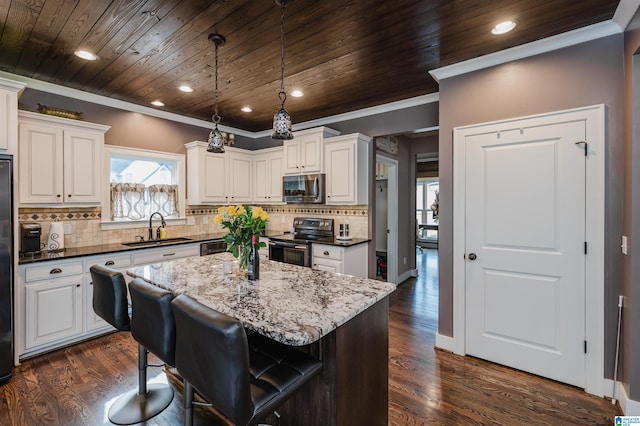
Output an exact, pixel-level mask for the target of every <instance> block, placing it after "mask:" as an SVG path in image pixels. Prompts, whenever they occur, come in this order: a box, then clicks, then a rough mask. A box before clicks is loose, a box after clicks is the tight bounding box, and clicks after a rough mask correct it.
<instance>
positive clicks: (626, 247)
mask: <svg viewBox="0 0 640 426" xmlns="http://www.w3.org/2000/svg"><path fill="white" fill-rule="evenodd" d="M620 248H621V249H622V254H627V249H628V246H627V236H626V235H623V236H622V245H621V246H620Z"/></svg>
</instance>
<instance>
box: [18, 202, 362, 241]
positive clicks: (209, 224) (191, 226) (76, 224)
mask: <svg viewBox="0 0 640 426" xmlns="http://www.w3.org/2000/svg"><path fill="white" fill-rule="evenodd" d="M218 207H219V206H189V207H188V208H187V212H186V217H187V223H188V224H187V225H172V224H168V225H167V238H174V237H189V236H197V235H203V234H209V233H215V232H223V231H224V230H223V229H222V227H221V226H220V225H216V224H214V223H213V218H214V216H215V215H216V214H217V213H218ZM262 207H263V208H264V209H265V210H266V211H267V212H268V213H269V215H270V216H271V217H270V219H269V221H268V222H267V227H266V230H267V233H271V234H277V233H282V232H285V231H289V228H290V227H291V224H292V223H293V219H294V217H298V216H302V217H319V218H329V219H331V218H332V219H333V220H334V221H335V227H336V230H337V229H338V225H339V224H340V223H348V224H349V231H350V234H351V236H352V237H354V238H367V237H368V232H369V231H368V224H369V218H368V212H367V208H368V206H367V205H362V206H327V205H317V204H313V205H303V204H296V205H290V204H286V205H264V206H262ZM101 212H102V210H101V208H100V207H87V208H81V207H77V208H19V209H18V221H19V223H24V222H35V223H39V224H40V225H41V226H42V237H41V243H42V244H45V243H46V241H47V238H48V235H49V229H50V226H51V223H52V222H54V221H56V220H58V221H60V222H64V224H65V228H67V231H70V233H69V234H68V235H65V236H64V244H65V247H69V248H72V247H86V246H93V245H99V244H113V243H121V242H128V241H134V240H135V239H136V236H137V235H142V236H144V237H145V239H146V238H147V227H146V226H145V227H140V228H130V229H117V230H102V227H101V221H102V214H101ZM155 223H157V221H154V224H155Z"/></svg>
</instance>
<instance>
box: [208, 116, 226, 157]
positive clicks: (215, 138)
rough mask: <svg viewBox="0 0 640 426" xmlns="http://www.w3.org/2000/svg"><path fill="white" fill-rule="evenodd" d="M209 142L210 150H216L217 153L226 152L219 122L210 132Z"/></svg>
mask: <svg viewBox="0 0 640 426" xmlns="http://www.w3.org/2000/svg"><path fill="white" fill-rule="evenodd" d="M207 142H208V144H209V145H207V151H208V152H215V153H223V152H224V138H223V137H222V133H220V130H218V123H217V122H216V126H215V127H214V128H213V130H212V131H211V132H209V140H208V141H207Z"/></svg>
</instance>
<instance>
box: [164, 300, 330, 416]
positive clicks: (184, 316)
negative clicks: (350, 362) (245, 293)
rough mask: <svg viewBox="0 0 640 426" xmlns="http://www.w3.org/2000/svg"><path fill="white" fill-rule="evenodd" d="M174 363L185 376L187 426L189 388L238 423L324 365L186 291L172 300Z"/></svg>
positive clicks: (264, 411) (264, 410) (266, 409)
mask: <svg viewBox="0 0 640 426" xmlns="http://www.w3.org/2000/svg"><path fill="white" fill-rule="evenodd" d="M172 305H173V312H174V315H175V321H176V367H177V369H178V372H179V373H180V375H181V376H182V377H183V378H184V385H185V386H184V401H185V403H184V404H185V425H189V426H190V425H192V424H193V389H194V388H195V389H196V390H197V391H198V393H199V394H200V395H202V396H203V397H204V398H205V399H206V400H207V401H209V402H210V403H211V405H213V407H214V408H216V410H218V412H220V413H221V414H222V415H224V416H225V417H226V418H227V419H228V420H230V421H231V422H233V423H234V424H236V425H249V424H254V423H257V422H259V421H260V420H262V419H264V417H266V416H267V415H268V414H270V413H271V412H273V411H274V410H275V409H276V408H277V407H278V406H279V405H280V404H282V403H283V402H284V401H285V400H286V399H287V398H289V397H290V396H291V395H292V394H293V393H294V392H295V391H296V390H297V389H298V388H300V386H302V385H303V384H304V383H306V382H307V381H308V380H309V379H311V378H312V377H313V376H314V375H315V374H316V373H318V372H319V371H320V369H321V368H322V363H321V362H320V361H318V360H317V359H316V358H314V357H312V356H310V355H307V354H304V353H302V352H300V351H298V350H296V349H294V348H292V347H289V346H285V345H282V344H280V343H277V342H275V341H273V340H271V339H267V338H265V337H263V336H260V335H258V334H256V333H254V334H252V335H251V338H250V340H248V339H247V334H246V332H245V330H244V327H243V326H242V324H241V323H240V321H238V320H236V319H234V318H231V317H229V316H227V315H224V314H222V313H220V312H218V311H215V310H213V309H211V308H208V307H206V306H204V305H202V304H200V303H199V302H197V301H195V300H193V299H192V298H190V297H188V296H186V295H180V296H178V297H176V298H175V299H174V300H173V302H172Z"/></svg>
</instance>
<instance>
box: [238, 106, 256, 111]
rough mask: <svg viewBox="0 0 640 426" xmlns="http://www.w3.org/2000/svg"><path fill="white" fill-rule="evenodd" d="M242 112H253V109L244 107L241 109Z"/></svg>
mask: <svg viewBox="0 0 640 426" xmlns="http://www.w3.org/2000/svg"><path fill="white" fill-rule="evenodd" d="M240 111H242V112H252V111H253V110H252V109H251V107H248V106H243V107H242V108H240Z"/></svg>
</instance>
